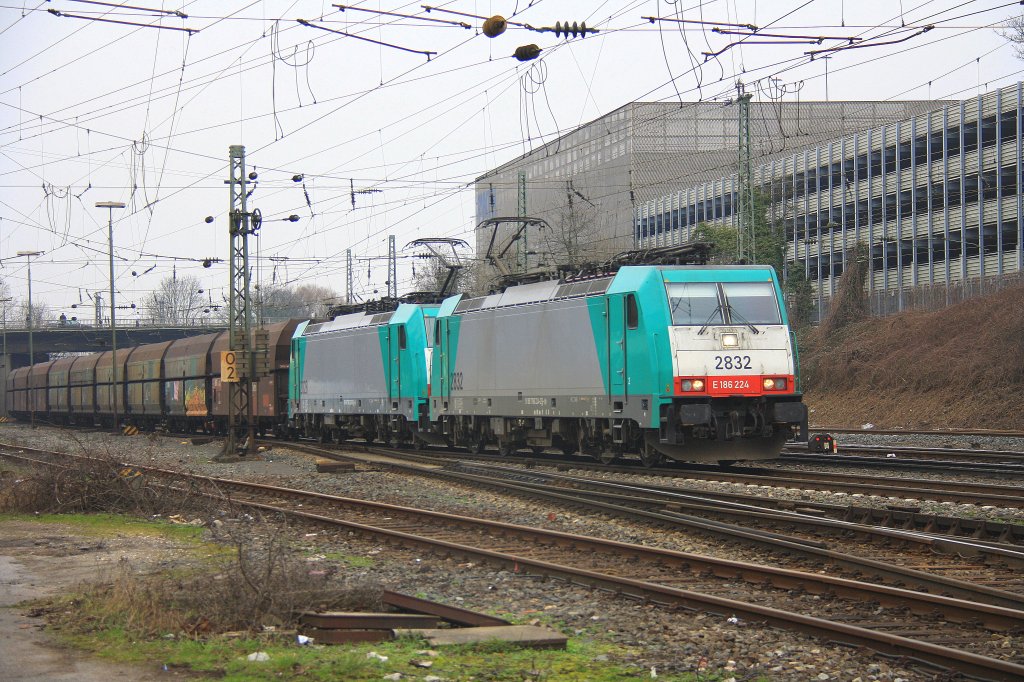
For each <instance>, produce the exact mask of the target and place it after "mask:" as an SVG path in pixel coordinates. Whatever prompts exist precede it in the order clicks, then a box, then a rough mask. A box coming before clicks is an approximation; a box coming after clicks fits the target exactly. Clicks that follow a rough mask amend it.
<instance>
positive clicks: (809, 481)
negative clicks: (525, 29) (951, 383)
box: [276, 442, 1024, 508]
mask: <svg viewBox="0 0 1024 682" xmlns="http://www.w3.org/2000/svg"><path fill="white" fill-rule="evenodd" d="M276 445H278V446H280V447H288V448H292V449H296V450H300V451H303V450H304V451H307V452H311V453H313V454H323V455H324V456H327V455H328V454H329V453H331V452H335V453H336V452H337V451H332V450H331V449H329V448H327V447H325V446H314V445H312V444H308V443H291V442H286V443H276ZM351 448H352V449H353V450H361V451H364V452H369V451H380V452H387V453H390V454H392V455H400V456H401V457H402V458H404V459H407V460H410V461H421V462H429V463H434V464H437V463H443V462H445V461H466V462H487V463H493V464H508V463H512V462H516V463H521V464H524V465H526V466H531V465H536V464H543V465H547V466H553V467H556V468H559V469H563V470H571V469H575V470H581V471H594V472H602V473H623V474H644V475H649V476H663V477H667V478H683V479H694V480H706V481H723V482H728V483H739V484H744V485H751V486H767V487H782V488H790V489H800V490H809V491H821V492H841V493H847V494H851V495H862V496H876V497H885V498H894V499H899V500H930V501H936V502H954V503H958V504H973V505H992V506H1001V507H1011V508H1024V487H1022V486H1019V485H1001V484H995V483H991V484H989V483H971V482H960V481H938V480H932V479H911V478H898V479H893V478H892V477H886V476H872V475H868V474H855V473H837V472H825V471H807V470H802V469H799V470H798V469H783V468H769V467H763V466H760V467H759V466H744V467H739V466H737V467H730V468H722V467H718V466H714V465H702V464H684V463H675V464H673V465H671V466H667V467H656V468H646V467H644V466H642V465H641V464H640V463H639V462H637V463H635V464H633V463H630V462H621V463H618V464H612V465H608V464H600V463H598V462H594V461H592V460H589V459H585V458H583V457H565V456H562V455H553V454H549V453H540V454H535V455H532V456H523V457H513V458H509V457H503V456H501V455H498V454H489V453H480V454H470V453H467V452H463V451H459V450H448V451H446V450H442V449H434V448H430V449H424V450H417V451H399V450H394V449H384V448H378V447H376V446H369V445H362V444H354V445H352V446H351Z"/></svg>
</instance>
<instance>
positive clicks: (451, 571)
mask: <svg viewBox="0 0 1024 682" xmlns="http://www.w3.org/2000/svg"><path fill="white" fill-rule="evenodd" d="M3 428H4V431H3V432H0V440H2V441H6V442H16V443H19V444H22V445H25V446H31V447H39V448H47V449H63V450H65V451H69V452H77V451H84V450H89V451H92V452H96V451H97V450H98V451H100V452H105V453H108V454H111V455H116V456H118V457H122V458H124V459H126V460H130V461H134V462H137V463H139V464H147V463H148V464H150V465H154V466H161V467H166V468H183V469H186V470H189V471H192V472H195V473H200V474H208V475H220V476H230V477H232V478H239V479H245V480H252V481H258V482H265V483H274V484H277V485H282V486H288V487H293V488H302V489H306V490H314V491H318V492H323V493H329V494H335V495H341V496H350V497H359V498H362V499H372V500H377V501H382V502H388V503H393V504H401V505H405V506H410V507H421V508H428V509H434V510H437V511H443V512H450V513H456V514H465V515H471V516H478V517H482V518H490V519H495V520H501V521H506V522H510V523H519V524H524V525H532V526H540V527H546V528H552V529H556V530H564V531H566V532H572V533H581V534H587V535H595V536H600V537H605V538H609V539H613V540H619V541H624V542H635V543H641V544H645V545H651V546H660V547H666V548H670V549H675V550H679V551H685V552H696V553H700V554H707V555H711V556H718V557H722V558H728V559H732V560H738V561H750V562H759V563H773V560H772V558H771V557H766V556H765V555H764V554H763V553H762V552H759V551H758V550H757V549H754V548H747V547H742V546H737V545H733V544H730V543H723V542H722V541H721V540H716V539H712V538H706V537H701V536H696V535H688V534H686V533H685V532H682V531H673V532H669V531H666V530H664V529H655V528H651V527H646V526H644V525H640V524H637V523H633V522H628V521H623V520H615V519H607V518H601V517H594V516H588V515H585V514H582V513H580V512H576V511H571V510H567V509H564V508H559V507H555V506H549V505H547V504H542V503H538V502H535V501H527V500H521V499H517V498H514V497H509V496H505V495H499V494H493V493H490V492H487V491H482V490H479V489H476V488H471V487H467V486H462V485H453V484H448V483H444V482H440V481H437V480H431V481H430V482H429V484H427V485H424V483H425V480H424V479H422V478H419V477H413V476H406V475H399V474H393V473H390V472H386V471H379V470H375V469H373V468H370V467H364V466H363V465H358V466H357V469H356V471H355V472H353V473H349V474H340V475H325V474H317V473H316V470H315V464H314V460H313V458H312V457H310V456H308V455H303V454H298V453H293V452H287V451H285V450H284V449H283V448H275V449H272V450H270V451H268V452H265V453H263V454H262V461H245V462H241V463H237V464H219V463H214V462H211V461H210V460H211V458H212V457H213V456H215V455H216V454H217V453H218V448H219V444H218V443H217V442H214V443H210V444H207V445H199V446H194V445H191V444H190V441H189V440H187V439H175V438H168V437H146V436H136V437H134V438H131V439H122V438H118V439H116V440H112V438H111V436H109V435H105V434H100V433H83V432H74V433H73V434H71V433H68V432H61V431H59V430H57V429H52V428H37V429H34V430H31V429H30V428H29V427H27V426H25V425H20V424H7V425H4V427H3ZM872 438H884V437H882V436H872ZM983 447H986V448H987V447H992V446H989V445H983ZM610 476H611V475H610V474H609V475H608V477H610ZM631 479H632V480H635V481H637V482H642V481H644V480H650V481H651V482H657V483H660V484H662V485H664V484H666V479H662V478H654V477H642V476H636V477H631ZM676 484H677V485H679V486H681V487H686V488H694V489H701V490H730V491H742V492H750V491H752V490H753V489H752V488H751V487H748V486H746V485H741V484H728V483H714V482H708V481H700V480H683V479H679V480H677V483H676ZM753 492H756V493H757V494H762V495H763V494H768V495H771V496H774V497H786V498H789V499H796V500H815V501H823V502H833V503H838V504H849V503H851V502H856V503H857V504H880V505H883V506H884V504H886V503H887V502H889V500H886V499H884V498H882V499H872V498H869V497H863V498H859V499H858V498H857V496H854V495H842V494H830V493H822V492H818V491H807V490H785V489H767V488H759V489H756V490H753ZM926 506H931V505H926V503H922V507H926ZM935 507H936V510H937V513H944V514H949V515H953V514H956V513H957V512H960V511H964V512H970V513H971V515H972V516H978V515H979V514H980V515H986V516H990V517H991V518H999V519H1004V520H1005V519H1016V520H1018V521H1020V520H1024V516H1022V514H1021V512H1020V510H999V509H992V510H980V509H978V508H977V507H973V506H971V505H949V504H936V505H935ZM303 542H306V543H309V545H310V549H312V550H315V551H316V552H319V553H325V552H328V551H341V552H344V553H346V554H351V555H359V556H370V557H373V558H374V565H373V566H372V568H369V569H355V568H349V569H348V570H351V571H353V572H360V571H362V572H365V573H366V574H367V576H368V577H374V578H376V579H378V580H380V581H382V582H383V583H384V584H385V585H386V586H388V587H389V588H390V589H396V590H399V591H406V592H410V593H414V594H421V595H425V596H427V597H428V598H432V599H437V600H438V601H442V602H446V603H454V604H458V605H461V606H464V607H466V608H471V609H476V610H481V611H487V612H491V613H497V614H507V615H510V616H511V617H512V618H513V619H514V620H515V621H516V622H537V623H544V624H548V625H551V626H552V627H555V628H556V629H558V630H560V631H562V632H563V633H565V634H569V635H572V636H575V637H580V638H585V639H596V640H599V641H602V642H614V643H615V644H618V645H619V647H618V648H616V649H615V651H614V653H610V654H609V658H610V660H612V661H614V662H617V663H621V664H625V665H628V666H634V667H635V669H636V670H637V675H638V677H643V678H646V679H650V677H651V675H650V671H651V669H652V668H653V669H655V670H656V671H657V672H658V673H659V674H664V673H673V672H683V671H690V672H700V671H707V672H708V673H711V672H714V671H718V672H719V673H720V674H721V678H720V679H722V680H728V679H730V677H733V678H735V680H737V681H739V680H753V679H758V677H759V676H761V679H771V680H785V681H790V680H793V681H797V680H799V681H801V682H803V681H805V680H847V681H850V682H852V681H854V680H860V681H861V682H868V681H869V680H880V681H888V682H894V681H895V680H897V679H902V680H904V681H905V682H917V681H919V680H932V679H936V677H935V676H934V675H933V674H932V673H929V672H926V671H923V670H921V669H912V668H909V667H905V666H902V665H899V662H898V661H894V660H889V659H885V658H883V657H881V656H879V655H876V654H873V653H871V652H868V651H864V650H860V649H854V648H851V647H847V646H843V645H837V644H830V643H827V642H824V641H820V640H817V639H814V638H811V637H807V636H803V635H799V634H795V633H789V632H784V631H781V630H776V629H773V628H769V627H765V626H763V625H761V624H759V623H747V622H744V621H739V622H730V620H732V619H727V618H724V617H722V616H716V615H710V614H704V613H697V612H691V611H685V610H675V611H666V610H664V609H663V608H661V607H656V606H653V605H650V604H643V603H638V602H634V601H630V600H627V599H624V598H621V597H615V596H613V595H609V594H606V593H604V592H600V591H593V590H590V589H586V588H581V587H577V586H573V585H569V584H566V583H563V582H560V581H553V580H552V581H549V580H544V579H541V578H537V577H533V576H525V575H520V574H513V573H511V572H508V571H495V570H493V569H492V568H489V567H486V566H477V565H474V564H473V563H469V562H464V561H460V560H453V559H442V558H438V557H436V556H430V555H422V554H416V553H414V552H410V551H405V550H397V549H394V548H391V547H388V548H384V547H381V546H379V545H377V544H374V543H373V542H370V541H367V540H365V539H361V538H359V537H357V536H354V535H350V534H348V533H347V532H344V531H318V532H317V533H316V534H310V535H307V536H306V538H304V539H303ZM790 566H791V564H790ZM819 570H820V569H819ZM681 587H685V585H681ZM942 679H951V678H947V677H944V678H942Z"/></svg>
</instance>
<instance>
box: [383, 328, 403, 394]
mask: <svg viewBox="0 0 1024 682" xmlns="http://www.w3.org/2000/svg"><path fill="white" fill-rule="evenodd" d="M387 340H388V361H387V364H386V372H387V376H386V377H384V379H385V381H386V382H387V386H388V403H389V407H390V406H391V404H393V403H395V402H397V401H399V400H401V399H402V356H403V355H404V351H405V349H406V347H407V346H408V342H407V340H406V330H405V325H404V324H399V325H394V326H392V325H388V327H387Z"/></svg>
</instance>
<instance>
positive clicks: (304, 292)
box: [255, 284, 338, 322]
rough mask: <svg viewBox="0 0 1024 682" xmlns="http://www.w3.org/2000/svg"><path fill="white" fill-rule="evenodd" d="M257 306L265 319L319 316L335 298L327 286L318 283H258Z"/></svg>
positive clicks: (324, 314)
mask: <svg viewBox="0 0 1024 682" xmlns="http://www.w3.org/2000/svg"><path fill="white" fill-rule="evenodd" d="M255 298H256V303H257V308H258V309H259V310H260V316H261V319H263V320H264V321H266V322H281V321H283V320H292V319H296V320H305V319H310V318H314V319H317V318H323V317H325V316H326V315H327V309H328V308H329V307H330V305H331V303H332V302H333V301H335V300H337V298H338V294H337V293H336V292H335V291H334V290H333V289H331V288H330V287H325V286H321V285H319V284H303V285H301V286H298V287H290V286H287V285H276V286H275V285H271V286H261V287H259V288H258V289H257V290H256V297H255Z"/></svg>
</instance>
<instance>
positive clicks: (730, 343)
mask: <svg viewBox="0 0 1024 682" xmlns="http://www.w3.org/2000/svg"><path fill="white" fill-rule="evenodd" d="M739 347H740V337H739V336H737V335H736V334H722V348H739Z"/></svg>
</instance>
